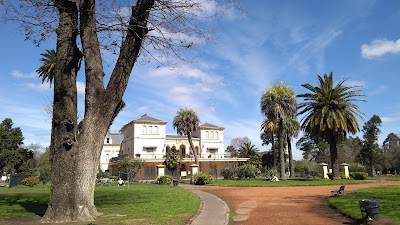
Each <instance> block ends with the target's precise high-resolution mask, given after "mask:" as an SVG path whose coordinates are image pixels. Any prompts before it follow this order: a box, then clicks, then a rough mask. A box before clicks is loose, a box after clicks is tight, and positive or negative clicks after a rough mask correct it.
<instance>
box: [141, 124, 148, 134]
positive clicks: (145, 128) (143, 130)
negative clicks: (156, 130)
mask: <svg viewBox="0 0 400 225" xmlns="http://www.w3.org/2000/svg"><path fill="white" fill-rule="evenodd" d="M146 132H147V127H146V125H143V129H142V134H146Z"/></svg>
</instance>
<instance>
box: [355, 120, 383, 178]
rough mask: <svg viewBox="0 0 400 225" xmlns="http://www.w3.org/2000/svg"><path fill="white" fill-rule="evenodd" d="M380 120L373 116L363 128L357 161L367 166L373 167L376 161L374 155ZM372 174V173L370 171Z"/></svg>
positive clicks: (377, 147)
mask: <svg viewBox="0 0 400 225" xmlns="http://www.w3.org/2000/svg"><path fill="white" fill-rule="evenodd" d="M381 123H382V120H381V118H380V117H379V116H377V115H373V116H372V117H371V119H370V120H368V121H367V122H366V123H365V125H364V126H363V130H362V131H363V133H364V135H363V138H364V141H363V147H362V149H361V151H360V153H359V155H358V158H359V161H360V162H361V163H362V164H364V165H368V166H372V165H374V164H375V163H376V162H377V161H376V159H375V158H376V157H374V155H375V154H377V152H378V150H379V145H378V143H377V142H378V135H379V133H380V132H381V131H380V129H379V126H381ZM371 172H372V171H371Z"/></svg>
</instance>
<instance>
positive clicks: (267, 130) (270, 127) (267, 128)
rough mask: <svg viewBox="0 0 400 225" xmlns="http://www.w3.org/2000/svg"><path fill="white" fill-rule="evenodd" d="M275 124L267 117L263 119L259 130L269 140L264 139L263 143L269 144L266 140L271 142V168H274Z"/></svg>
mask: <svg viewBox="0 0 400 225" xmlns="http://www.w3.org/2000/svg"><path fill="white" fill-rule="evenodd" d="M276 128H277V127H276V125H275V123H274V122H273V121H271V120H269V119H264V121H263V122H262V124H261V131H262V132H264V134H265V135H266V136H265V137H268V136H269V137H268V139H269V140H270V141H265V144H269V143H268V142H271V150H272V155H273V165H274V166H273V168H274V169H276V155H277V154H276V149H275V145H274V144H275V143H274V141H275V134H276V132H277V129H276Z"/></svg>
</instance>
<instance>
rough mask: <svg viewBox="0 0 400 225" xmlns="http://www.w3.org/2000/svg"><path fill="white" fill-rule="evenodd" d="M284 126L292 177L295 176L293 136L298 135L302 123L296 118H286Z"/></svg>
mask: <svg viewBox="0 0 400 225" xmlns="http://www.w3.org/2000/svg"><path fill="white" fill-rule="evenodd" d="M284 127H285V132H286V142H287V146H288V153H289V169H290V177H291V178H294V164H293V154H292V141H291V140H292V138H293V137H297V136H298V135H299V131H300V123H299V122H298V121H297V120H296V119H290V118H288V119H286V120H284Z"/></svg>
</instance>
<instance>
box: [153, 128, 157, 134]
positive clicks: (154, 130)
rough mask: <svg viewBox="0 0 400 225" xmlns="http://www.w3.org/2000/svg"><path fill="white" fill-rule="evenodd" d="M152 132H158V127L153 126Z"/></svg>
mask: <svg viewBox="0 0 400 225" xmlns="http://www.w3.org/2000/svg"><path fill="white" fill-rule="evenodd" d="M153 134H158V127H157V126H154V128H153Z"/></svg>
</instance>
